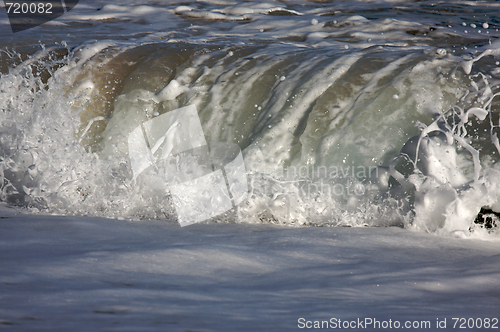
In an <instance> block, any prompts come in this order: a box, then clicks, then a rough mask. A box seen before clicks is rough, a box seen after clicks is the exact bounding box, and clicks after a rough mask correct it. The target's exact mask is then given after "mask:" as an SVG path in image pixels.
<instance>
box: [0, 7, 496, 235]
mask: <svg viewBox="0 0 500 332" xmlns="http://www.w3.org/2000/svg"><path fill="white" fill-rule="evenodd" d="M92 6H93V3H90V4H87V5H85V6H82V7H81V8H80V9H79V8H78V7H76V8H75V9H73V10H72V11H71V12H69V13H68V14H67V15H64V16H62V17H61V22H64V23H65V24H67V25H68V29H70V30H71V29H72V28H71V27H72V26H75V29H77V28H76V27H77V26H78V22H84V21H90V22H100V21H102V20H109V19H113V20H116V24H118V25H120V26H122V27H123V29H124V31H125V32H124V33H125V35H127V38H121V37H120V38H118V36H113V35H110V36H107V37H106V38H105V39H102V38H100V40H97V41H94V40H87V39H82V37H81V33H80V35H79V34H78V32H77V30H78V29H77V30H75V31H74V33H75V34H74V35H73V36H72V37H68V39H69V40H68V41H64V42H62V41H58V45H56V46H52V45H51V46H50V47H49V46H48V45H47V46H40V48H39V50H37V51H36V52H31V53H30V52H24V51H21V50H19V51H16V50H8V49H6V50H5V51H4V52H3V55H2V61H3V62H4V63H5V64H6V66H8V67H9V69H3V73H2V76H1V78H0V94H1V98H0V102H1V109H2V113H1V127H0V128H1V129H0V130H1V133H2V135H1V138H0V140H1V141H0V148H1V152H2V155H1V156H0V158H1V161H0V170H1V172H0V174H1V180H2V181H1V182H0V183H1V196H0V197H1V200H2V201H4V202H8V203H10V204H13V205H18V206H23V207H25V208H26V209H28V210H29V211H30V212H32V213H56V214H70V215H73V214H76V215H88V216H103V217H109V218H130V219H150V218H151V219H174V220H177V218H178V211H177V210H176V203H175V202H176V201H175V199H176V198H175V197H176V196H175V195H174V196H172V192H171V190H170V189H169V188H168V185H165V184H164V183H162V182H161V181H158V176H157V175H154V174H152V175H151V177H148V178H146V176H145V175H144V176H143V177H144V178H143V179H142V180H141V181H138V179H137V177H136V176H134V174H133V173H134V172H133V166H132V162H131V156H130V144H129V137H130V135H131V134H132V133H133V131H134V130H135V129H136V128H139V127H140V126H141V125H142V124H143V123H146V122H147V121H154V119H156V118H159V117H161V116H163V115H165V114H169V113H170V112H173V111H175V110H178V109H182V108H184V107H192V106H194V107H196V109H197V115H198V117H199V119H200V123H201V127H202V132H203V135H204V139H205V140H206V143H207V145H210V143H211V142H225V143H234V144H237V145H238V147H239V148H240V149H241V151H242V156H243V160H244V165H245V173H246V174H245V175H246V177H247V180H248V194H247V197H246V199H245V200H243V201H242V202H241V203H239V204H238V206H237V207H236V208H231V209H229V210H227V211H226V210H225V209H221V210H224V211H225V213H222V214H220V215H218V216H215V217H211V220H212V221H213V222H220V221H232V222H247V223H256V222H257V223H261V222H264V223H276V224H281V225H298V226H300V225H313V226H366V225H367V226H390V225H399V226H403V227H405V228H408V229H414V230H419V231H426V232H431V233H436V234H441V235H454V236H460V237H479V238H487V239H497V238H498V233H499V231H498V226H499V222H498V217H497V215H496V213H498V212H500V209H499V206H500V201H499V198H500V191H499V188H500V186H499V181H500V177H499V174H498V172H499V171H500V170H499V168H498V163H497V161H498V160H497V159H498V157H497V156H498V153H499V143H498V139H497V136H496V130H497V129H496V128H498V126H499V123H498V121H499V119H498V93H499V92H498V89H499V87H498V79H499V73H500V69H499V68H500V67H499V64H498V56H499V46H498V43H496V42H495V38H496V35H497V34H498V32H497V27H496V26H495V24H494V23H492V22H490V23H487V22H480V23H478V22H476V23H472V22H469V21H467V22H463V21H461V20H459V19H458V18H456V17H449V18H448V21H447V22H445V23H446V24H444V23H443V22H434V21H432V19H433V18H435V17H434V16H432V15H433V14H432V11H430V10H428V8H427V7H425V4H423V5H422V6H420V7H418V9H419V10H421V11H423V14H422V16H421V17H419V18H416V17H415V16H413V15H412V14H410V12H411V11H412V6H418V5H416V4H413V5H411V6H410V5H409V6H408V7H401V8H399V9H390V10H399V11H402V12H403V13H404V15H403V16H402V18H401V19H398V20H396V19H393V18H387V17H385V16H384V15H383V14H376V13H377V12H376V11H374V8H372V7H371V5H366V6H365V7H363V8H362V10H361V11H360V12H359V13H358V14H359V15H351V14H348V13H347V9H346V8H343V7H342V6H339V7H337V8H335V9H334V8H332V7H329V6H320V5H316V4H309V5H308V6H302V7H301V6H300V5H297V4H290V5H289V8H285V7H286V6H283V4H281V3H272V2H270V3H268V4H250V3H238V2H235V3H232V4H221V3H219V2H217V3H203V4H201V3H191V4H190V5H189V6H176V5H175V4H174V5H168V6H164V7H161V6H160V8H158V6H156V7H155V5H153V4H142V5H137V6H135V5H132V4H123V5H120V6H117V5H109V4H106V5H104V6H103V7H101V8H100V9H99V10H95V8H94V9H93V7H92ZM96 8H97V7H96ZM460 8H461V7H460V6H459V8H458V9H456V10H459V9H460ZM462 9H464V8H462ZM158 10H159V11H161V12H162V13H164V15H167V16H168V17H169V20H167V21H168V22H165V23H164V22H163V21H162V20H158V19H157V16H155V15H154V14H153V13H155V12H157V11H158ZM388 10H389V9H388ZM363 14H364V15H365V16H367V17H365V16H362V15H363ZM462 14H463V15H465V16H466V15H467V14H466V11H465V9H464V13H462ZM333 18H334V19H333ZM462 19H463V20H466V19H467V20H469V19H470V20H472V18H469V17H467V18H462ZM144 21H147V22H150V25H149V26H145V25H144V24H142V23H141V22H144ZM126 22H132V24H133V25H134V29H130V28H126V27H128V25H127V23H126ZM188 23H189V24H192V25H189V26H188V25H187V24H188ZM437 23H439V24H437ZM462 23H464V24H465V25H463V24H462ZM472 24H474V27H472ZM101 28H102V26H101ZM136 28H137V29H136ZM40 29H41V30H43V29H44V28H43V27H40ZM99 29H100V27H99V26H98V27H96V28H95V29H90V30H89V31H90V32H89V33H90V34H91V35H93V36H94V37H95V36H98V35H99V33H100V30H99ZM127 29H128V30H127ZM167 30H168V32H167ZM71 31H73V30H71ZM79 36H80V37H79ZM56 37H57V38H56V39H63V37H64V36H62V35H61V36H56ZM470 45H473V46H474V47H473V52H469V51H470V50H468V49H467V48H468V47H470ZM23 52H24V53H23ZM4 59H5V60H4ZM166 129H167V128H166ZM165 135H166V133H165ZM172 135H173V134H172ZM167 136H168V135H167ZM167 136H165V137H164V139H163V140H161V142H160V141H158V142H160V143H158V144H164V142H167V141H168V139H167ZM159 137H162V136H161V135H160V136H159ZM172 137H173V136H172ZM172 139H173V138H172ZM167 143H168V142H167ZM167 143H165V144H167ZM155 147H156V148H155ZM150 148H152V150H154V151H153V152H156V151H157V150H158V148H159V145H158V146H154V144H152V145H151V146H150ZM186 160H187V159H186ZM190 160H191V159H190ZM190 163H192V160H191V161H189V162H187V161H184V164H183V161H182V160H181V159H179V160H177V164H176V167H178V168H179V169H180V168H183V167H184V168H186V167H188V166H190ZM152 170H153V171H157V170H158V169H157V168H156V169H155V168H154V167H153V166H152ZM228 181H229V180H228ZM228 183H229V182H228ZM228 186H229V184H228ZM228 188H229V189H228V193H230V192H231V189H230V188H231V187H230V186H229V187H228ZM185 190H187V191H189V190H192V191H193V192H192V194H193V195H194V194H195V192H196V188H187V187H186V188H185ZM221 197H222V196H221ZM231 197H232V195H231ZM221 201H223V200H222V199H221ZM211 204H212V205H213V204H218V203H217V202H214V201H212V200H210V199H209V198H207V201H206V202H200V205H201V206H206V207H207V208H208V207H209V206H211ZM488 218H489V219H488Z"/></svg>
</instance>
